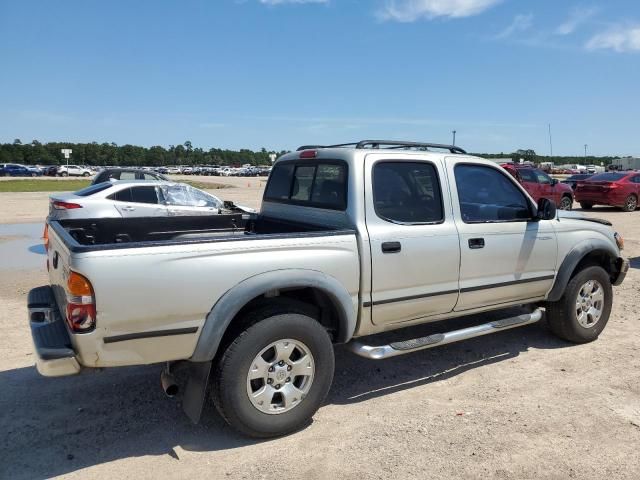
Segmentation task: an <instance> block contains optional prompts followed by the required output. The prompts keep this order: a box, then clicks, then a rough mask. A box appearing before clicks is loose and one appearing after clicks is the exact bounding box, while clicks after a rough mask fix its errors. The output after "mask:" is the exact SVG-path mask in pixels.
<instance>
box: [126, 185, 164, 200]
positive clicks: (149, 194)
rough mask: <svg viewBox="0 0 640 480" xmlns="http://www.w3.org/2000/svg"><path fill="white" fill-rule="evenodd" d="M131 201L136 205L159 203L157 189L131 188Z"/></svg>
mask: <svg viewBox="0 0 640 480" xmlns="http://www.w3.org/2000/svg"><path fill="white" fill-rule="evenodd" d="M131 201H132V202H136V203H158V195H157V194H156V187H133V188H131Z"/></svg>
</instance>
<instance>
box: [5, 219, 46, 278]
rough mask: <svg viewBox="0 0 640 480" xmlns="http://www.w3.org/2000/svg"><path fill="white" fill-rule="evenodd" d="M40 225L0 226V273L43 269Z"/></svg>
mask: <svg viewBox="0 0 640 480" xmlns="http://www.w3.org/2000/svg"><path fill="white" fill-rule="evenodd" d="M43 229H44V224H42V223H6V224H2V225H0V237H5V240H4V241H2V242H0V272H2V271H5V270H31V269H45V268H46V264H45V262H46V261H47V260H46V256H45V253H46V252H45V249H44V245H43V244H42V232H43Z"/></svg>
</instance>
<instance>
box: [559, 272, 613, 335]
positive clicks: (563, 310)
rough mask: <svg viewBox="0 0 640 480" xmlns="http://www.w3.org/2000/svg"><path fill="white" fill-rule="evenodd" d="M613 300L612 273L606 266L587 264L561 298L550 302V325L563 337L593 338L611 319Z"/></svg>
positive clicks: (572, 280)
mask: <svg viewBox="0 0 640 480" xmlns="http://www.w3.org/2000/svg"><path fill="white" fill-rule="evenodd" d="M612 301H613V289H612V288H611V279H610V278H609V274H608V273H607V272H606V271H605V270H604V269H603V268H602V267H598V266H593V267H587V268H585V269H583V270H582V271H580V272H578V274H576V275H575V276H574V277H573V278H572V279H571V280H570V281H569V283H568V284H567V288H566V289H565V291H564V295H563V296H562V298H561V299H560V300H558V301H557V302H552V303H549V304H548V305H547V321H548V323H549V327H550V328H551V331H552V332H553V333H554V334H556V335H557V336H558V337H560V338H562V339H563V340H568V341H569V342H574V343H587V342H592V341H593V340H595V339H597V338H598V336H599V335H600V333H601V332H602V330H604V327H605V326H606V325H607V322H608V321H609V315H610V314H611V304H612Z"/></svg>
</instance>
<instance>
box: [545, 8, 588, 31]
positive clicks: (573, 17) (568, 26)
mask: <svg viewBox="0 0 640 480" xmlns="http://www.w3.org/2000/svg"><path fill="white" fill-rule="evenodd" d="M596 13H598V8H596V7H590V8H574V9H573V10H572V11H571V13H570V14H569V18H567V20H566V21H565V22H564V23H562V24H560V25H559V26H558V28H556V30H555V34H556V35H570V34H572V33H573V32H575V31H576V30H577V29H578V28H579V27H580V26H581V25H582V24H583V23H585V22H586V21H588V20H589V19H590V18H591V17H593V16H594V15H595V14H596Z"/></svg>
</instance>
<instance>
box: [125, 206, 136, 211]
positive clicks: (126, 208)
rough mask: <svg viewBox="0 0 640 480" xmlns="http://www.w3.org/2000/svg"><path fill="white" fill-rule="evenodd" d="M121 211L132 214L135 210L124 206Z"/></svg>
mask: <svg viewBox="0 0 640 480" xmlns="http://www.w3.org/2000/svg"><path fill="white" fill-rule="evenodd" d="M122 210H124V211H125V212H133V211H134V210H135V208H134V207H129V206H125V207H122Z"/></svg>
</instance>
